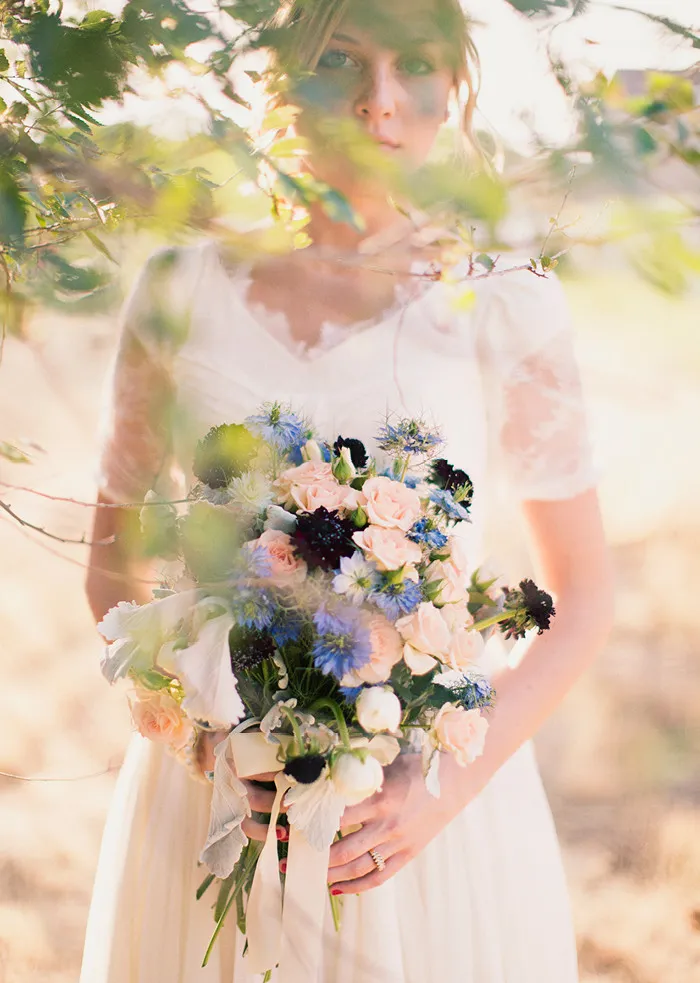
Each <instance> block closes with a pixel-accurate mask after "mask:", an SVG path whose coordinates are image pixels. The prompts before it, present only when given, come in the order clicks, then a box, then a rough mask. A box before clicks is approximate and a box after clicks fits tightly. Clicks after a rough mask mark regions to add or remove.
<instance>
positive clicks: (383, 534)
mask: <svg viewBox="0 0 700 983" xmlns="http://www.w3.org/2000/svg"><path fill="white" fill-rule="evenodd" d="M352 538H353V540H354V541H355V542H356V543H357V545H358V546H359V547H360V549H361V550H363V551H364V553H365V555H366V556H367V558H368V559H369V560H374V562H375V563H376V564H377V566H378V567H379V569H380V570H400V569H401V567H407V568H408V571H409V572H410V573H414V570H413V567H414V564H416V563H420V560H421V551H420V546H419V545H418V544H417V543H412V542H411V540H410V539H407V538H406V537H405V536H404V534H403V533H402V532H401V530H400V529H384V528H382V527H381V526H367V528H366V529H363V530H362V531H360V532H356V533H353V537H352ZM411 579H413V578H411ZM416 579H417V578H416Z"/></svg>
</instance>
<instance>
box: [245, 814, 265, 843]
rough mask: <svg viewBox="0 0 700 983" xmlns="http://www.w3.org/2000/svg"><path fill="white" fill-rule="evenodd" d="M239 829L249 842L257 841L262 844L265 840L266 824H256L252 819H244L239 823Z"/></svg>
mask: <svg viewBox="0 0 700 983" xmlns="http://www.w3.org/2000/svg"><path fill="white" fill-rule="evenodd" d="M241 829H242V830H243V832H244V833H245V834H246V836H248V837H250V839H251V840H259V841H260V842H261V843H264V842H265V840H266V839H267V831H268V829H269V826H268V825H267V823H256V821H255V820H254V819H249V818H246V819H244V820H243V822H242V823H241Z"/></svg>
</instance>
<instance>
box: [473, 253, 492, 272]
mask: <svg viewBox="0 0 700 983" xmlns="http://www.w3.org/2000/svg"><path fill="white" fill-rule="evenodd" d="M474 262H475V263H478V264H479V266H483V267H484V269H486V270H488V271H489V273H490V272H491V270H492V269H493V268H494V266H495V265H496V264H495V263H494V261H493V260H492V259H491V257H490V256H489V255H488V254H487V253H479V255H478V256H475V257H474Z"/></svg>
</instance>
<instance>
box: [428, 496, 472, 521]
mask: <svg viewBox="0 0 700 983" xmlns="http://www.w3.org/2000/svg"><path fill="white" fill-rule="evenodd" d="M430 501H431V502H434V503H435V504H436V505H437V506H438V508H439V509H440V510H441V511H442V512H444V513H445V515H446V516H447V517H448V519H453V520H454V521H455V522H463V521H464V520H465V519H466V520H467V521H468V522H469V521H470V519H469V513H468V512H467V510H466V509H465V508H464V506H463V505H460V504H459V502H455V500H454V495H453V494H452V492H451V491H448V490H447V489H446V488H434V489H433V491H431V493H430Z"/></svg>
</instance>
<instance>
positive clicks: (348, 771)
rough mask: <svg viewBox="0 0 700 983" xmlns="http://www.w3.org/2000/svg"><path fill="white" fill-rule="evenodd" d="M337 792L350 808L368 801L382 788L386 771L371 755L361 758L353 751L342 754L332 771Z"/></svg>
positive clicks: (336, 760)
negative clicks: (364, 800)
mask: <svg viewBox="0 0 700 983" xmlns="http://www.w3.org/2000/svg"><path fill="white" fill-rule="evenodd" d="M331 778H332V780H333V785H334V786H335V790H336V792H337V793H338V794H339V795H342V797H343V798H344V799H345V801H346V803H347V804H348V805H349V806H354V805H357V803H358V802H362V801H363V799H368V798H369V796H370V795H374V793H375V792H378V791H379V790H380V788H381V787H382V784H383V782H384V770H383V769H382V766H381V765H380V764H379V762H378V761H377V759H376V758H373V757H372V755H371V754H366V755H364V756H362V757H361V756H360V755H359V754H356V753H355V752H353V751H348V752H347V753H346V754H341V755H340V756H339V757H337V758H336V759H335V762H334V763H333V767H332V769H331Z"/></svg>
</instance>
